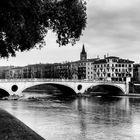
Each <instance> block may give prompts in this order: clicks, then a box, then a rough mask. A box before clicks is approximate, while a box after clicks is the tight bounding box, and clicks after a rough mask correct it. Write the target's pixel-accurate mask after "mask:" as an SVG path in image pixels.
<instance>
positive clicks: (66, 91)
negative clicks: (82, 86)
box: [23, 83, 76, 97]
mask: <svg viewBox="0 0 140 140" xmlns="http://www.w3.org/2000/svg"><path fill="white" fill-rule="evenodd" d="M25 92H26V93H25ZM23 93H24V94H27V93H28V94H30V95H32V93H33V96H40V97H43V96H44V97H46V96H59V97H70V96H75V95H76V93H75V91H74V90H73V89H72V88H71V87H68V86H65V85H60V84H52V83H47V84H40V85H35V86H32V87H28V88H26V89H25V90H23Z"/></svg>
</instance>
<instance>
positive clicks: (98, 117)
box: [0, 97, 140, 140]
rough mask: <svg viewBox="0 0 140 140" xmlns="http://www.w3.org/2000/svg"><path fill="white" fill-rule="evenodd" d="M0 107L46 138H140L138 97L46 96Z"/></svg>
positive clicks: (57, 139) (7, 102)
mask: <svg viewBox="0 0 140 140" xmlns="http://www.w3.org/2000/svg"><path fill="white" fill-rule="evenodd" d="M0 106H1V107H2V108H4V109H6V110H7V111H9V112H10V113H12V114H13V115H15V116H16V117H18V118H19V119H20V120H22V121H23V122H24V123H26V124H27V125H28V126H29V127H31V128H32V129H33V130H35V131H36V132H37V133H39V134H40V135H41V136H43V137H44V138H45V139H47V140H64V139H65V140H94V139H95V140H100V139H101V140H130V139H134V140H137V139H140V134H139V130H140V119H139V118H140V98H129V97H88V98H87V97H86V98H56V97H55V98H54V97H45V98H43V100H37V101H28V100H23V101H1V102H0Z"/></svg>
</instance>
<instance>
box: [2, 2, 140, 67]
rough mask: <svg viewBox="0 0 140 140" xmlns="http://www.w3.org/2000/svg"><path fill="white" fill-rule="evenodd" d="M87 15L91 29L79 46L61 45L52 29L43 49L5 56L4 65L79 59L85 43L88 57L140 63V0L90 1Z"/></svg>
mask: <svg viewBox="0 0 140 140" xmlns="http://www.w3.org/2000/svg"><path fill="white" fill-rule="evenodd" d="M87 15H88V21H87V28H86V30H85V31H84V32H83V36H81V39H80V41H79V42H77V43H76V45H74V46H71V45H70V44H69V45H67V46H62V47H59V46H58V44H56V38H55V35H54V34H53V33H51V32H49V33H48V35H47V38H46V41H47V43H46V46H45V47H43V48H42V49H41V50H38V49H32V50H30V51H29V52H24V53H17V56H16V57H15V58H9V59H8V60H7V59H1V60H0V65H1V66H2V65H15V66H18V65H23V66H24V65H28V64H36V63H53V62H64V61H75V60H79V59H80V52H81V49H82V45H83V44H85V49H86V51H87V54H88V58H95V57H97V56H100V57H101V58H103V56H104V55H105V54H107V53H108V54H109V55H110V56H118V57H121V58H125V59H130V60H133V61H135V62H136V63H139V62H140V0H87Z"/></svg>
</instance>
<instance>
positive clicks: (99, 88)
mask: <svg viewBox="0 0 140 140" xmlns="http://www.w3.org/2000/svg"><path fill="white" fill-rule="evenodd" d="M85 94H87V95H90V96H120V95H124V92H123V90H122V89H121V88H120V87H118V86H115V85H96V86H92V87H90V88H88V89H87V90H86V92H85Z"/></svg>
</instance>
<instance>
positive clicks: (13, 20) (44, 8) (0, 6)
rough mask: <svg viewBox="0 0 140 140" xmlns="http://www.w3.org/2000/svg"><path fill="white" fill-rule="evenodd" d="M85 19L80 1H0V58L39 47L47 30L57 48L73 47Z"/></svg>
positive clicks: (81, 0) (83, 7) (42, 43)
mask: <svg viewBox="0 0 140 140" xmlns="http://www.w3.org/2000/svg"><path fill="white" fill-rule="evenodd" d="M86 18H87V17H86V4H85V1H84V0H0V57H9V56H15V54H16V52H17V51H21V52H22V51H25V50H29V49H31V48H33V47H36V46H37V44H38V45H39V46H40V47H41V46H43V45H44V37H45V35H46V34H47V31H48V30H50V29H51V30H52V31H53V32H55V33H56V34H57V40H56V41H57V43H58V44H59V45H60V46H61V45H66V44H68V43H72V44H74V43H75V42H76V41H77V40H79V38H80V35H81V34H82V30H83V29H84V28H85V26H86Z"/></svg>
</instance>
